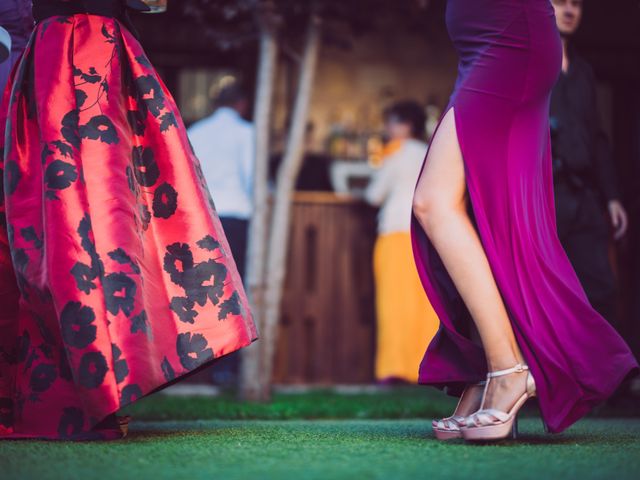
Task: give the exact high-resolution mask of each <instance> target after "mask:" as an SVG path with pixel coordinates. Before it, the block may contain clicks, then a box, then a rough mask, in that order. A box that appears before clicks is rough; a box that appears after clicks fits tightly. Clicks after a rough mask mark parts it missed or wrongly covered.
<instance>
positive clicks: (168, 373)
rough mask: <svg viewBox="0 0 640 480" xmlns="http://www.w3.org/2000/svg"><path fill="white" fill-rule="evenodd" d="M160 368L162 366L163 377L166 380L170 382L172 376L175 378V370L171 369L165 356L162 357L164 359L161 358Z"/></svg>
mask: <svg viewBox="0 0 640 480" xmlns="http://www.w3.org/2000/svg"><path fill="white" fill-rule="evenodd" d="M160 368H162V373H163V374H164V378H165V380H166V381H167V382H171V381H172V380H173V379H174V378H176V372H175V371H174V370H173V367H172V366H171V362H169V359H168V358H167V357H164V359H163V360H162V364H161V365H160Z"/></svg>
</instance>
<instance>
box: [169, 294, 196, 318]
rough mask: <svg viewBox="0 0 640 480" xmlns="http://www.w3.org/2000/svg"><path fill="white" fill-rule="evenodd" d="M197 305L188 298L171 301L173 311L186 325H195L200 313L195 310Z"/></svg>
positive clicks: (175, 298) (177, 298) (174, 298)
mask: <svg viewBox="0 0 640 480" xmlns="http://www.w3.org/2000/svg"><path fill="white" fill-rule="evenodd" d="M195 305H196V304H195V302H193V301H192V300H190V299H188V298H184V297H173V298H172V299H171V310H172V311H173V312H174V313H175V314H176V315H177V316H178V318H179V319H180V321H181V322H184V323H195V318H196V317H197V316H198V312H196V311H195V310H194V309H193V307H195Z"/></svg>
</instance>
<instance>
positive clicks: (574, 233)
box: [551, 0, 627, 327]
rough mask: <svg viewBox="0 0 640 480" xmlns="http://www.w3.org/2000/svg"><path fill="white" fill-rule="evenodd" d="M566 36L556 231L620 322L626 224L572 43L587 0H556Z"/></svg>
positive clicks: (557, 115)
mask: <svg viewBox="0 0 640 480" xmlns="http://www.w3.org/2000/svg"><path fill="white" fill-rule="evenodd" d="M552 3H553V6H554V9H555V13H556V23H557V25H558V30H559V31H560V34H561V36H562V43H563V61H562V73H561V75H560V79H559V81H558V83H557V84H556V86H555V88H554V90H553V93H552V96H551V136H552V150H553V170H554V186H555V198H556V216H557V225H558V234H559V237H560V241H561V242H562V244H563V246H564V248H565V250H566V252H567V255H568V256H569V259H570V260H571V263H572V264H573V267H574V269H575V270H576V273H577V274H578V277H579V278H580V281H581V283H582V286H583V287H584V289H585V291H586V293H587V296H588V297H589V301H590V302H591V304H592V305H593V307H594V308H595V309H596V310H598V312H600V314H602V316H604V317H605V318H606V319H607V320H609V322H611V323H612V324H613V325H614V326H616V327H618V326H619V325H617V315H616V313H617V312H616V310H617V308H616V305H617V301H616V300H617V288H616V282H615V277H614V274H613V270H612V267H611V262H610V260H609V244H610V238H611V233H612V230H613V237H614V238H615V239H616V240H617V239H620V238H621V237H622V236H623V235H624V234H625V232H626V230H627V214H626V212H625V209H624V207H623V206H622V203H621V202H620V200H619V198H620V195H619V191H618V185H617V179H616V174H615V169H614V163H613V158H612V155H611V150H610V147H609V142H608V140H607V137H606V135H605V133H604V131H603V130H602V128H601V125H600V116H599V113H598V106H597V98H596V82H595V77H594V74H593V71H592V69H591V67H590V66H589V64H588V63H587V62H586V61H585V60H583V59H582V58H581V57H580V56H579V55H578V54H577V53H576V52H575V51H574V50H573V49H572V48H571V44H570V39H571V36H572V35H573V34H574V33H575V31H576V30H577V29H578V27H579V25H580V21H581V18H582V9H583V0H553V2H552Z"/></svg>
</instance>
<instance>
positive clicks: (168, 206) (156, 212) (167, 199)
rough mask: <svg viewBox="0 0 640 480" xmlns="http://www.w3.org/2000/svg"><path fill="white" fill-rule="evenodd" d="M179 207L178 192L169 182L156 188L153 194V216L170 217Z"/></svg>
mask: <svg viewBox="0 0 640 480" xmlns="http://www.w3.org/2000/svg"><path fill="white" fill-rule="evenodd" d="M177 208H178V192H176V189H175V188H173V187H172V186H171V185H169V184H168V183H163V184H162V185H160V186H159V187H158V188H156V191H155V193H154V194H153V216H154V217H158V218H165V219H166V218H169V217H171V215H173V214H174V213H176V210H177Z"/></svg>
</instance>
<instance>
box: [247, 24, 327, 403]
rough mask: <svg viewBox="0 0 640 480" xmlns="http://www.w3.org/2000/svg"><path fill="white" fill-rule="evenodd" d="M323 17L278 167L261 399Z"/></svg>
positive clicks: (313, 27) (312, 27)
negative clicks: (282, 156)
mask: <svg viewBox="0 0 640 480" xmlns="http://www.w3.org/2000/svg"><path fill="white" fill-rule="evenodd" d="M320 37H321V25H320V19H319V17H318V16H316V15H312V16H311V18H310V21H309V27H308V30H307V36H306V41H305V46H304V53H303V57H302V61H301V64H300V76H299V80H298V88H297V94H296V100H295V104H294V109H293V116H292V118H291V125H290V126H289V136H288V139H287V146H286V151H285V155H284V158H283V160H282V163H281V165H280V169H279V170H278V178H277V183H276V194H275V201H274V205H273V213H272V217H271V231H270V235H269V253H268V257H267V269H266V279H267V282H266V285H267V288H266V292H265V293H266V296H265V297H264V299H263V300H264V305H265V307H266V308H265V312H264V324H263V326H262V332H261V338H262V341H261V342H262V345H261V350H262V362H261V363H262V371H261V372H260V375H261V377H262V378H261V382H260V384H261V386H262V388H263V391H262V392H261V394H260V398H261V399H268V398H269V397H270V394H271V391H270V386H271V380H272V377H273V363H274V354H275V347H276V345H277V340H278V338H277V336H278V324H279V320H280V305H281V302H282V290H283V285H284V280H285V273H286V272H285V270H286V265H287V252H288V244H289V236H290V228H289V224H290V219H291V203H292V195H293V190H294V187H295V181H296V179H297V177H298V173H299V171H300V167H301V164H302V159H303V155H304V143H305V133H306V127H307V120H308V116H309V104H310V102H311V93H312V89H313V80H314V77H315V74H316V65H317V61H318V56H319V50H320Z"/></svg>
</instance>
